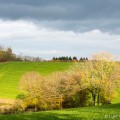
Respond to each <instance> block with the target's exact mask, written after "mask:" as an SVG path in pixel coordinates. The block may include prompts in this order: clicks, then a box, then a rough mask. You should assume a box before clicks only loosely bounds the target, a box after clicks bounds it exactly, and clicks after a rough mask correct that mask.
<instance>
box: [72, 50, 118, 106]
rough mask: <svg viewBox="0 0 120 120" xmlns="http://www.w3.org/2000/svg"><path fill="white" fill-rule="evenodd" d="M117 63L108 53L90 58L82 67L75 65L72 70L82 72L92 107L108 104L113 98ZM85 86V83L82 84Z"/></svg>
mask: <svg viewBox="0 0 120 120" xmlns="http://www.w3.org/2000/svg"><path fill="white" fill-rule="evenodd" d="M117 67H118V66H117V62H116V61H115V59H114V57H113V56H112V55H111V54H109V53H105V52H103V53H99V54H94V55H93V56H92V60H91V61H88V62H86V63H85V64H82V65H78V64H77V65H75V68H74V69H78V68H79V70H80V71H82V72H83V75H84V76H83V77H82V79H83V80H86V81H87V89H88V90H89V92H90V93H91V96H92V102H93V105H95V104H96V102H97V104H98V105H99V104H100V102H101V103H103V104H104V103H110V102H111V100H112V98H113V97H114V89H115V86H116V82H118V81H117V80H118V79H116V76H117V75H118V74H119V72H117ZM83 84H86V83H83Z"/></svg>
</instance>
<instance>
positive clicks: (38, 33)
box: [0, 0, 120, 59]
mask: <svg viewBox="0 0 120 120" xmlns="http://www.w3.org/2000/svg"><path fill="white" fill-rule="evenodd" d="M0 45H3V46H6V47H12V49H13V50H14V52H15V53H16V54H17V55H19V54H22V55H29V56H39V57H41V58H43V59H51V58H52V57H59V56H77V57H78V58H80V57H90V56H91V55H92V54H93V53H97V52H103V51H106V52H110V53H112V54H114V55H115V56H117V57H118V59H120V0H0Z"/></svg>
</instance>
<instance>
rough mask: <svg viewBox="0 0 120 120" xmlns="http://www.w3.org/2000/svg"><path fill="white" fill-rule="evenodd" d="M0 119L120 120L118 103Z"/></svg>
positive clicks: (15, 115) (9, 116)
mask: <svg viewBox="0 0 120 120" xmlns="http://www.w3.org/2000/svg"><path fill="white" fill-rule="evenodd" d="M0 120H120V104H113V105H104V106H99V107H84V108H75V109H64V110H56V111H55V110H54V111H45V112H35V113H24V114H14V115H6V116H5V115H1V116H0Z"/></svg>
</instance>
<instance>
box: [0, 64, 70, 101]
mask: <svg viewBox="0 0 120 120" xmlns="http://www.w3.org/2000/svg"><path fill="white" fill-rule="evenodd" d="M71 64H72V63H69V62H6V63H1V64H0V98H10V99H14V98H16V97H17V95H19V94H20V92H19V80H20V78H21V76H22V75H23V74H24V73H26V72H29V71H36V72H39V73H40V74H43V75H48V74H49V73H52V72H55V71H62V70H65V69H67V68H69V66H70V65H71Z"/></svg>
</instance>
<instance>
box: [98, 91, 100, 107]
mask: <svg viewBox="0 0 120 120" xmlns="http://www.w3.org/2000/svg"><path fill="white" fill-rule="evenodd" d="M97 97H98V98H97V104H98V105H99V104H100V94H99V92H98V96H97Z"/></svg>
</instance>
